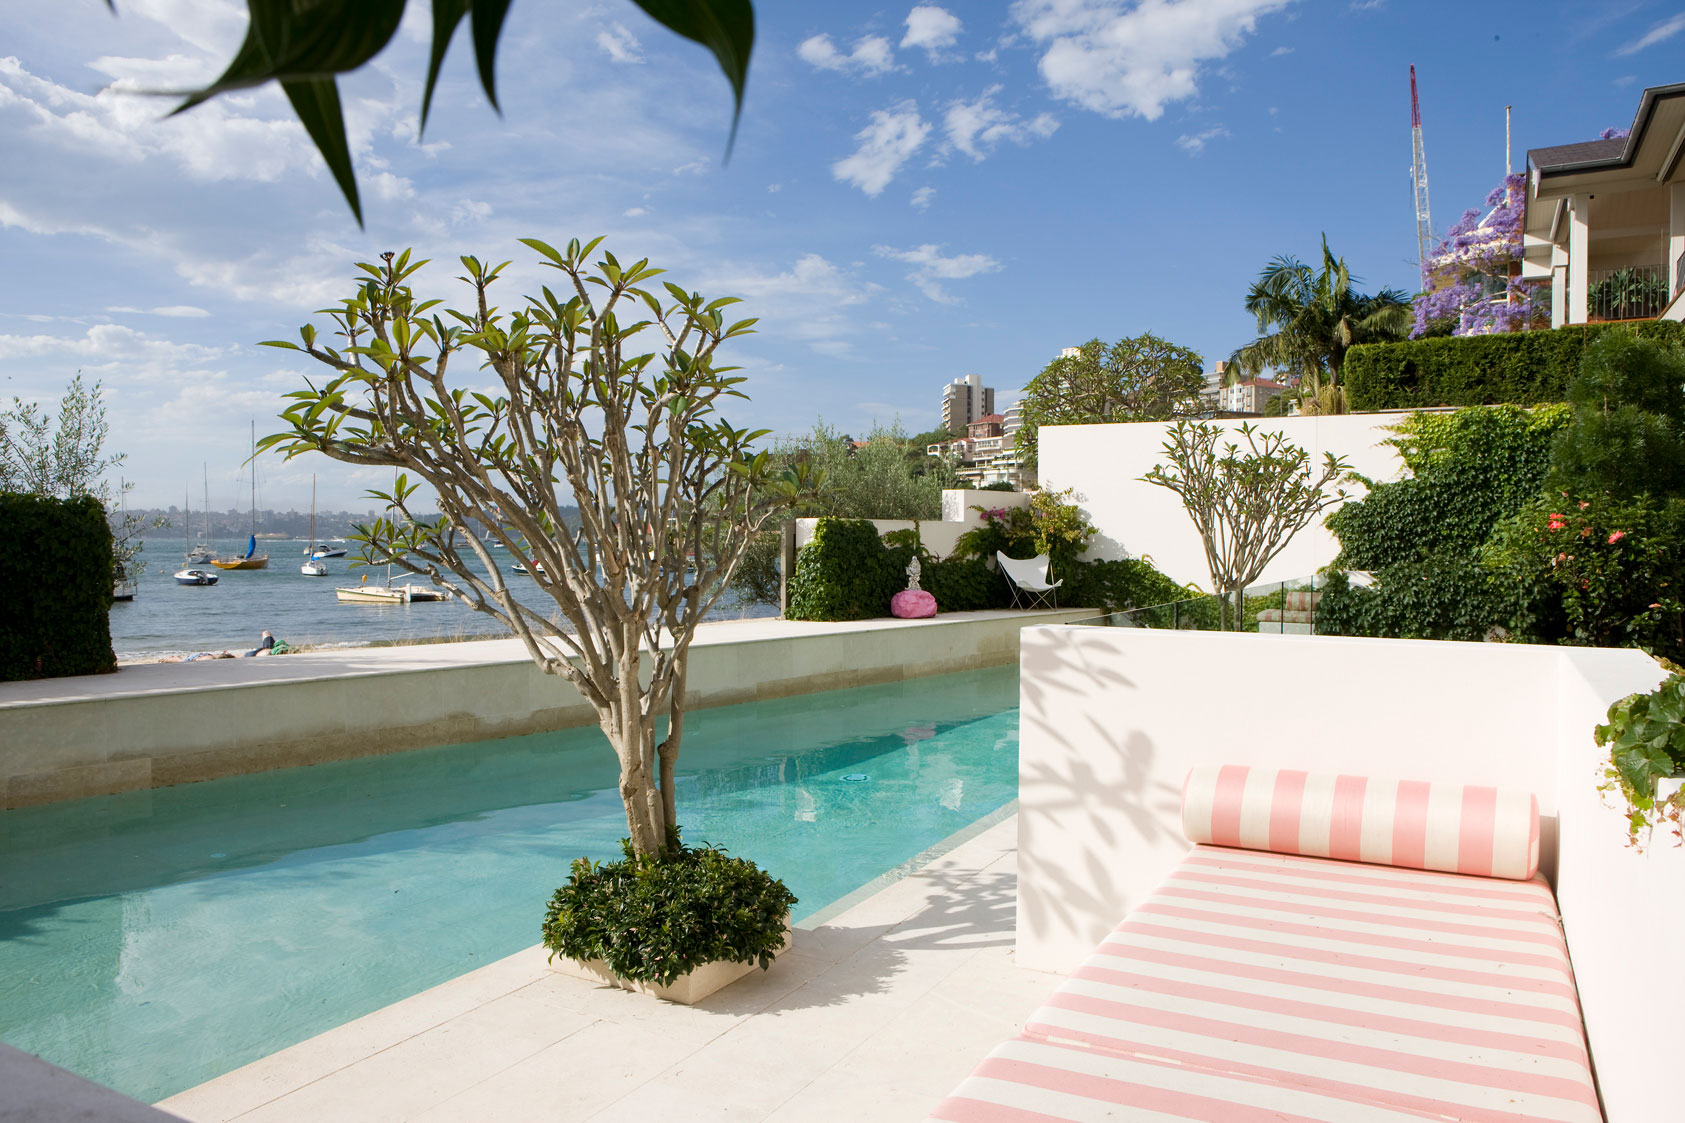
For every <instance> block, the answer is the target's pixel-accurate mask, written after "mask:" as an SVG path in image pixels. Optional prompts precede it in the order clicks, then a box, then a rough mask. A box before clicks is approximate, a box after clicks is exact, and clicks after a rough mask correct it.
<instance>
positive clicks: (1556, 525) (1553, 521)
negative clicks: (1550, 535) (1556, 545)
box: [1545, 515, 1568, 530]
mask: <svg viewBox="0 0 1685 1123" xmlns="http://www.w3.org/2000/svg"><path fill="white" fill-rule="evenodd" d="M1567 525H1568V524H1567V523H1565V522H1563V521H1562V516H1561V515H1552V516H1551V517H1550V522H1548V523H1546V524H1545V529H1546V530H1561V529H1562V528H1563V527H1565V526H1567Z"/></svg>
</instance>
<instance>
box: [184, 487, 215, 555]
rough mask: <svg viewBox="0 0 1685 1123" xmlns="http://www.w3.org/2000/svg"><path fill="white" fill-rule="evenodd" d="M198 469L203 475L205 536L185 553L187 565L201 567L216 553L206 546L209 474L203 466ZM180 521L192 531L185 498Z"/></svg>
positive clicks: (207, 539) (209, 530) (208, 540)
mask: <svg viewBox="0 0 1685 1123" xmlns="http://www.w3.org/2000/svg"><path fill="white" fill-rule="evenodd" d="M199 468H200V470H201V471H202V472H204V473H205V536H204V538H203V539H202V540H201V541H200V542H199V544H198V545H197V546H194V547H193V548H192V549H190V550H188V551H187V564H188V565H203V564H205V563H206V562H208V561H210V560H211V559H213V558H215V557H216V551H215V550H213V549H211V548H210V546H209V545H207V543H209V542H210V540H211V474H210V470H209V469H208V468H206V467H205V466H204V465H203V464H201V465H200V466H199ZM181 521H182V525H183V527H185V528H187V529H189V530H191V529H192V526H193V512H192V511H190V510H189V509H188V507H187V500H186V499H185V498H183V499H182V501H181Z"/></svg>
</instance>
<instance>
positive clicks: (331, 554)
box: [307, 542, 346, 561]
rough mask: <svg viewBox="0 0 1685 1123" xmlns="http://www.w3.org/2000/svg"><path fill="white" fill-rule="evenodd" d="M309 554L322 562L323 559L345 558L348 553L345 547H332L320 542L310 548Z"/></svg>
mask: <svg viewBox="0 0 1685 1123" xmlns="http://www.w3.org/2000/svg"><path fill="white" fill-rule="evenodd" d="M307 553H309V555H310V556H311V557H313V558H315V559H316V560H317V561H320V560H321V559H323V558H343V557H344V556H345V553H346V551H345V547H343V546H332V545H326V544H323V543H320V542H318V543H317V544H316V545H314V546H312V547H310V549H309V550H308V551H307Z"/></svg>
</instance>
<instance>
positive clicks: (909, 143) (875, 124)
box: [831, 100, 930, 198]
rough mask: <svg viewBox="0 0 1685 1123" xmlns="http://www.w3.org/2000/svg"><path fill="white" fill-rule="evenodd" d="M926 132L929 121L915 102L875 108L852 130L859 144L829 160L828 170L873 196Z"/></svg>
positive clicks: (911, 153)
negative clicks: (866, 121)
mask: <svg viewBox="0 0 1685 1123" xmlns="http://www.w3.org/2000/svg"><path fill="white" fill-rule="evenodd" d="M929 136H930V125H929V124H927V123H926V122H925V120H924V118H922V117H920V116H919V107H918V103H916V102H914V101H911V100H908V101H903V102H900V103H899V104H897V105H895V106H894V107H892V108H890V109H875V110H873V111H872V123H871V124H869V125H867V126H866V127H865V128H863V129H861V130H860V131H859V132H858V133H855V134H854V139H855V140H858V141H859V142H860V147H859V148H857V149H855V150H854V154H853V155H852V156H847V157H844V158H843V159H841V160H838V161H837V162H836V163H834V164H832V165H831V174H832V175H834V176H835V177H836V178H837V179H838V180H839V181H840V182H842V183H848V184H853V185H854V186H855V187H858V188H860V190H862V191H864V192H865V193H866V194H868V195H870V196H872V197H873V198H876V197H877V196H878V195H880V194H882V192H883V189H884V188H885V187H888V186H889V181H890V180H892V179H894V178H895V173H896V172H899V171H900V170H901V165H903V164H905V163H906V162H907V161H908V160H909V159H911V158H912V155H913V153H915V152H917V151H918V150H919V148H920V147H922V146H923V144H924V142H925V140H926V139H927V138H928V137H929Z"/></svg>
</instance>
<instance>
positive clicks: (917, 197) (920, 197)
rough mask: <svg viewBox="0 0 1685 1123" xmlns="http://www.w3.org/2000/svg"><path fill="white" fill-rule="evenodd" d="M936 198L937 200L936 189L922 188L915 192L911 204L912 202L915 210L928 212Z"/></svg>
mask: <svg viewBox="0 0 1685 1123" xmlns="http://www.w3.org/2000/svg"><path fill="white" fill-rule="evenodd" d="M935 198H936V188H934V187H921V188H919V189H918V190H917V191H915V192H913V198H912V200H911V202H912V205H913V207H914V209H916V210H921V211H927V210H929V209H930V203H931V200H933V199H935Z"/></svg>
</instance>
